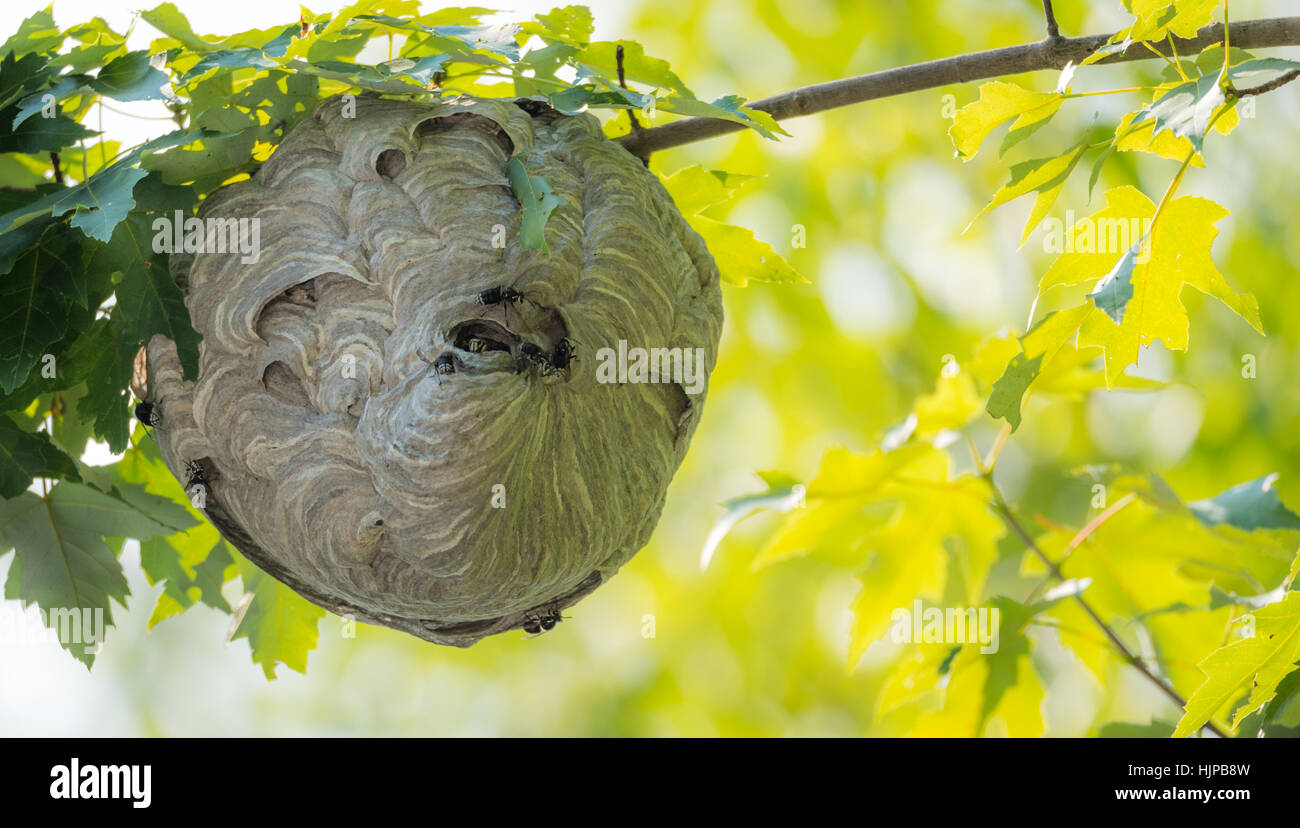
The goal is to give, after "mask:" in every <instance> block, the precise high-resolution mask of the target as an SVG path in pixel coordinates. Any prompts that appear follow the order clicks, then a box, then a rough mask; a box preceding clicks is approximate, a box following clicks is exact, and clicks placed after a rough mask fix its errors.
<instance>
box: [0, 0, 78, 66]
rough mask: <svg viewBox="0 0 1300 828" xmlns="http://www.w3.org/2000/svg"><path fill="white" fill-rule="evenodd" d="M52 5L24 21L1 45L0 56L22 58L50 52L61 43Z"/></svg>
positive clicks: (61, 34)
mask: <svg viewBox="0 0 1300 828" xmlns="http://www.w3.org/2000/svg"><path fill="white" fill-rule="evenodd" d="M53 9H54V6H53V4H51V5H49V6H46V7H45V8H44V9H42V10H41V11H38V12H36V14H33V15H32V16H31V17H29V18H27V19H26V20H24V21H23V22H22V23H21V24H20V25H19V26H18V31H17V32H15V33H14V34H13V36H12V37H10V38H9V39H8V40H6V41H5V42H4V43H3V44H0V55H5V54H9V53H10V52H13V53H15V54H16V55H19V56H22V55H25V54H28V53H30V52H50V51H53V50H55V49H57V48H59V45H60V44H62V43H63V32H62V31H60V30H59V27H58V26H57V25H56V24H55V22H54V11H53Z"/></svg>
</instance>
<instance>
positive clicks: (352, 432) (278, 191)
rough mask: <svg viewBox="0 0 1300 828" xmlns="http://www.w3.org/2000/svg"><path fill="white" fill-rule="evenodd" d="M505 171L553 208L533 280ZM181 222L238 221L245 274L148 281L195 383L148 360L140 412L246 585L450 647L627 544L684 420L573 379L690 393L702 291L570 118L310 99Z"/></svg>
mask: <svg viewBox="0 0 1300 828" xmlns="http://www.w3.org/2000/svg"><path fill="white" fill-rule="evenodd" d="M353 106H354V107H355V112H353V111H352V110H351V109H350V107H353ZM517 154H518V155H520V156H521V158H522V159H523V160H524V161H525V163H526V165H527V168H528V170H529V172H531V174H533V175H535V176H539V177H541V178H544V179H545V180H546V182H548V183H549V184H550V186H551V187H552V188H553V190H554V192H555V194H556V195H558V196H559V198H560V199H562V201H563V203H562V204H561V205H560V206H559V207H558V208H556V209H555V211H554V213H553V214H552V215H551V217H550V219H549V221H548V222H547V223H546V225H545V238H546V241H547V243H548V245H549V248H550V252H549V254H548V253H541V252H538V251H536V250H532V249H529V248H526V247H524V246H523V245H522V244H521V240H520V233H519V230H520V225H521V218H522V208H521V206H520V202H519V200H518V198H517V197H516V195H515V193H514V191H513V190H512V188H511V185H510V183H509V180H508V178H507V161H508V160H509V159H510V158H511V157H512V156H515V155H517ZM200 218H201V219H204V220H205V222H207V224H208V226H209V227H211V226H212V225H213V222H211V221H208V220H209V219H214V218H215V219H225V220H229V219H255V220H257V236H258V240H259V241H260V256H256V257H255V258H256V261H251V259H252V258H254V257H253V256H249V255H243V254H242V253H241V252H239V251H235V252H231V250H230V249H229V248H227V249H226V252H220V251H221V249H222V248H221V247H220V246H214V245H212V244H210V243H209V244H208V246H207V247H205V248H204V249H203V250H202V251H200V252H197V253H192V254H190V255H186V256H174V257H173V260H174V261H173V267H174V269H175V270H176V275H177V278H178V280H179V281H180V282H181V284H182V286H183V287H184V289H185V291H186V304H187V305H188V307H189V311H190V316H191V318H192V320H193V324H194V327H195V329H196V330H197V331H198V332H199V333H200V334H202V336H203V341H202V345H201V349H200V360H199V373H198V377H197V380H196V381H194V382H187V381H185V380H184V379H183V378H182V372H181V367H180V363H179V359H178V357H177V352H176V348H175V346H174V344H173V343H172V342H171V341H170V340H168V339H166V338H164V337H161V336H159V337H155V338H154V340H153V341H152V342H151V343H150V344H149V348H148V350H147V376H148V390H147V392H146V395H147V398H148V399H149V401H150V402H152V403H153V404H154V406H155V411H156V412H157V414H158V415H159V416H160V420H159V427H158V428H157V429H156V431H155V433H156V434H157V440H158V444H159V446H160V448H161V451H162V455H163V457H164V459H165V460H166V462H167V464H168V466H169V467H170V469H171V470H172V472H173V473H174V474H176V475H177V477H178V478H179V479H181V480H188V481H189V482H190V483H191V484H194V485H195V486H196V487H198V488H200V489H202V491H201V492H197V494H199V495H200V496H202V497H203V498H204V500H203V503H202V505H203V506H204V510H205V512H206V514H207V515H208V517H209V518H210V519H211V520H212V522H213V523H214V524H215V525H216V526H217V527H218V528H219V529H220V530H221V532H222V534H223V535H225V537H226V538H227V539H228V540H229V541H231V542H232V543H233V544H234V545H235V546H236V547H238V548H239V549H240V550H241V551H242V552H243V553H244V554H245V555H246V556H247V557H249V558H250V559H251V560H252V561H253V562H255V563H256V564H258V565H259V566H261V567H262V568H263V569H264V570H266V571H267V572H268V573H270V574H271V575H273V576H274V577H276V578H278V579H279V580H280V581H282V582H284V583H285V584H287V585H288V586H290V587H292V588H293V589H294V590H296V591H297V592H299V593H301V594H302V595H303V596H304V597H306V598H308V599H309V600H311V601H313V602H315V603H317V604H319V605H321V606H323V607H325V608H326V609H329V610H331V611H333V612H335V613H339V614H351V615H353V616H355V617H357V618H358V619H360V620H363V621H369V622H372V623H379V624H384V625H387V626H390V627H394V628H397V629H400V630H404V631H406V632H409V633H412V634H414V635H417V636H419V637H421V638H424V639H427V640H429V641H434V642H437V643H440V644H452V645H458V646H468V645H470V644H473V643H474V642H475V641H477V640H479V639H480V638H482V637H483V636H486V635H490V634H493V633H498V632H503V631H506V630H509V629H515V628H522V627H528V628H533V627H535V626H536V625H537V620H538V619H539V618H541V619H545V618H547V617H548V616H549V617H553V616H552V615H551V614H552V613H554V612H556V611H557V610H559V609H562V608H563V607H566V606H569V605H571V604H573V603H574V602H576V601H577V600H579V599H580V598H582V597H583V596H584V595H586V594H587V593H589V592H591V591H592V590H593V589H595V588H596V587H597V586H599V585H600V584H601V583H602V582H603V581H605V580H606V579H608V578H609V577H610V576H611V575H613V574H614V572H616V571H617V570H618V568H619V567H620V566H621V565H622V564H623V563H624V562H626V561H627V560H628V559H629V558H631V557H632V555H633V554H635V553H636V551H637V550H638V549H640V548H641V547H642V546H643V545H644V544H645V543H646V542H647V541H648V540H649V538H650V535H651V532H652V531H653V529H654V526H655V523H656V522H657V520H658V517H659V514H660V511H661V510H662V508H663V502H664V495H665V491H666V489H667V486H668V483H669V481H670V479H671V478H672V475H673V473H674V471H676V469H677V467H678V465H679V464H680V463H681V460H682V457H683V455H684V454H685V452H686V448H687V445H688V443H689V442H690V438H691V435H692V433H693V432H694V430H695V427H696V424H697V423H698V421H699V417H700V414H701V409H702V404H703V400H704V395H703V394H702V393H695V394H692V393H688V390H689V391H696V390H699V389H697V388H690V389H688V388H687V387H686V385H687V384H686V383H683V382H674V381H672V380H674V379H680V377H678V376H676V375H674V376H672V377H660V381H658V382H617V381H614V382H610V381H608V380H609V379H610V378H611V376H601V377H600V378H598V372H597V369H598V367H599V365H598V363H599V362H600V359H598V353H600V354H602V355H603V356H608V354H609V353H614V352H618V353H622V352H624V350H625V349H626V348H635V347H643V348H682V349H699V350H698V351H685V352H684V353H686V354H687V355H688V359H689V355H690V354H692V353H698V354H700V355H701V357H700V358H701V362H702V365H703V367H704V376H705V377H707V374H708V372H709V371H711V370H712V368H713V364H714V360H715V355H716V350H717V343H718V336H719V333H720V330H721V324H722V308H721V296H720V291H719V287H718V271H717V268H716V266H715V264H714V262H713V260H712V258H711V257H710V256H709V253H708V251H707V250H706V249H705V246H704V243H703V241H701V239H700V237H699V236H698V235H696V233H695V232H693V231H692V230H691V229H690V228H689V227H688V226H687V224H686V222H685V221H684V220H683V219H682V217H681V215H680V213H679V212H678V211H677V209H676V207H675V206H674V205H673V203H672V200H671V199H670V197H669V196H668V194H667V193H666V192H665V190H664V189H663V187H662V186H661V185H660V184H659V182H658V181H657V180H656V178H655V177H654V176H653V175H652V174H651V173H650V172H648V171H647V170H646V168H645V167H644V165H643V164H642V163H641V162H640V161H638V160H637V159H636V158H634V157H633V156H631V155H629V154H628V153H627V152H626V151H625V150H623V149H622V148H621V147H619V146H618V145H617V144H614V143H612V142H610V141H608V140H606V139H605V137H604V136H603V134H602V132H601V129H600V126H599V124H598V122H597V121H596V119H595V118H593V117H591V116H589V115H579V116H577V117H567V116H562V115H560V114H558V113H556V112H554V111H553V110H550V109H548V108H545V107H543V106H538V105H534V104H533V102H530V101H520V102H519V103H518V104H516V103H511V102H508V101H497V100H475V99H456V100H446V101H439V102H436V103H432V104H417V103H409V102H398V101H388V100H381V99H374V98H360V99H350V100H349V101H347V102H345V101H344V100H343V99H340V98H335V99H331V100H328V101H325V102H324V103H322V104H321V105H320V107H319V108H318V109H317V111H316V113H315V116H314V117H313V118H310V119H307V120H306V121H304V122H303V123H302V124H301V125H299V126H298V127H296V128H295V129H294V130H293V131H292V132H291V133H290V134H289V135H287V136H286V137H285V139H284V141H283V143H282V144H281V145H280V147H279V148H278V149H277V150H276V152H275V154H274V155H273V156H272V157H271V159H270V160H269V161H267V162H266V164H265V165H264V166H263V167H262V168H261V169H260V170H259V171H258V173H257V174H256V175H255V176H254V177H253V178H252V179H250V180H248V181H243V182H240V183H237V184H234V185H231V186H228V187H226V188H223V189H222V190H220V191H218V192H216V193H214V194H213V195H212V196H211V197H210V198H208V199H207V200H206V201H205V202H204V205H203V208H202V210H201V211H200ZM226 226H227V227H229V226H231V225H230V224H229V222H227V225H226ZM232 246H233V245H232ZM620 342H622V343H625V345H624V347H623V348H620ZM606 348H608V349H610V351H608V352H602V349H606ZM688 367H689V366H688Z"/></svg>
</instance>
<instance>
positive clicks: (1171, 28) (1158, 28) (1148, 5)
mask: <svg viewBox="0 0 1300 828" xmlns="http://www.w3.org/2000/svg"><path fill="white" fill-rule="evenodd" d="M1221 3H1222V0H1177V2H1173V1H1172V0H1125V2H1124V5H1125V6H1126V7H1127V8H1128V10H1129V11H1130V12H1131V13H1132V14H1133V16H1134V17H1136V18H1137V20H1136V21H1135V22H1134V23H1133V25H1132V26H1130V27H1129V28H1128V29H1126V30H1125V31H1124V32H1121V34H1122V35H1126V36H1127V37H1129V38H1131V39H1133V40H1155V39H1158V38H1163V37H1164V36H1165V35H1166V34H1167V33H1170V34H1173V35H1174V36H1175V37H1183V38H1192V37H1196V33H1197V31H1199V30H1200V29H1201V28H1202V27H1204V26H1208V25H1209V24H1210V23H1212V22H1214V11H1215V9H1217V8H1218V7H1219V5H1220V4H1221Z"/></svg>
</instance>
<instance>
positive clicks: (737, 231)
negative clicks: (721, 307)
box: [686, 216, 808, 287]
mask: <svg viewBox="0 0 1300 828" xmlns="http://www.w3.org/2000/svg"><path fill="white" fill-rule="evenodd" d="M686 220H687V222H689V223H690V225H691V227H693V228H694V229H695V232H697V233H699V234H700V236H701V237H702V238H703V239H704V243H705V244H706V245H708V248H709V252H710V253H712V254H713V258H714V259H715V260H716V261H717V263H718V269H719V270H720V271H721V272H722V279H723V281H725V282H727V283H728V284H733V285H736V286H737V287H745V286H746V285H748V284H749V282H750V280H753V281H757V282H776V283H778V284H792V285H805V284H808V280H807V279H805V278H804V277H802V276H800V275H799V274H798V272H796V271H795V269H794V268H792V267H790V264H789V263H788V262H787V261H786V260H785V259H784V258H782V257H781V254H779V253H777V252H776V251H775V250H773V249H772V245H770V244H768V243H767V242H765V241H760V240H759V239H757V238H755V237H754V233H753V232H752V231H750V230H746V229H745V228H744V227H737V226H736V225H734V224H723V223H722V222H720V221H714V220H713V219H710V218H705V217H704V216H690V217H688V218H687V219H686Z"/></svg>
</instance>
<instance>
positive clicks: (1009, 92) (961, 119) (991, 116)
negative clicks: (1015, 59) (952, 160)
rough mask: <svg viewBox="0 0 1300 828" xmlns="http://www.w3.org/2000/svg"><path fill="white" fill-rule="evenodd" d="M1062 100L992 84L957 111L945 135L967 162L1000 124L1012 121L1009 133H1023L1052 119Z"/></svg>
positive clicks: (982, 87)
mask: <svg viewBox="0 0 1300 828" xmlns="http://www.w3.org/2000/svg"><path fill="white" fill-rule="evenodd" d="M1064 100H1065V96H1064V95H1061V94H1058V93H1056V92H1031V91H1029V90H1028V89H1025V88H1024V87H1022V86H1017V85H1016V84H1014V83H1006V82H1005V81H992V82H991V83H986V84H984V85H983V86H981V87H980V97H979V100H977V101H975V102H974V103H970V104H967V105H966V106H963V107H962V108H961V109H959V110H957V115H956V116H955V118H954V119H953V124H952V127H951V128H950V129H949V130H948V135H949V137H951V138H952V143H953V146H954V147H956V148H957V154H958V155H960V156H961V157H962V158H964V159H965V160H967V161H969V160H970V159H971V158H974V157H975V153H976V152H978V151H979V148H980V145H981V144H983V143H984V139H985V138H987V137H988V136H989V133H991V132H992V131H993V130H995V129H997V128H998V126H1000V125H1001V124H1003V123H1005V122H1007V121H1009V120H1010V119H1012V118H1015V119H1016V120H1015V123H1013V124H1012V125H1011V128H1012V130H1018V129H1024V128H1026V127H1029V126H1031V125H1033V124H1035V123H1038V122H1040V121H1043V120H1045V119H1047V118H1050V117H1052V116H1053V115H1055V114H1056V111H1057V110H1058V109H1060V108H1061V103H1062V102H1063V101H1064Z"/></svg>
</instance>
